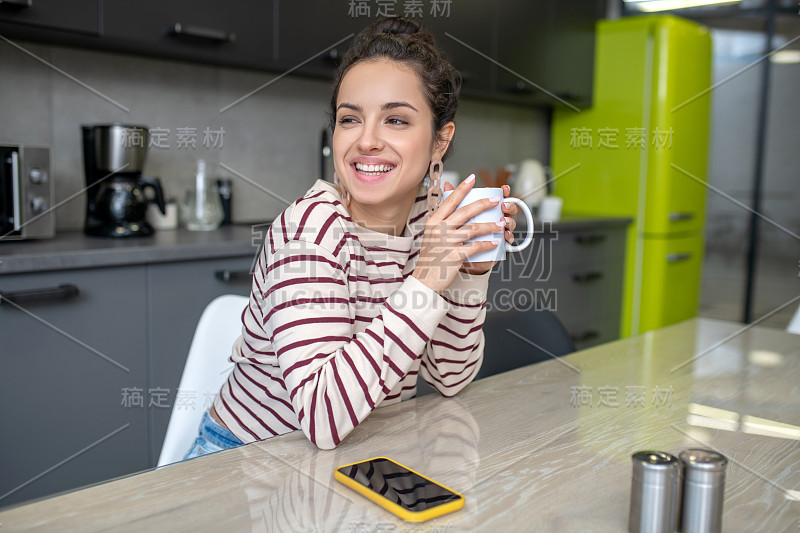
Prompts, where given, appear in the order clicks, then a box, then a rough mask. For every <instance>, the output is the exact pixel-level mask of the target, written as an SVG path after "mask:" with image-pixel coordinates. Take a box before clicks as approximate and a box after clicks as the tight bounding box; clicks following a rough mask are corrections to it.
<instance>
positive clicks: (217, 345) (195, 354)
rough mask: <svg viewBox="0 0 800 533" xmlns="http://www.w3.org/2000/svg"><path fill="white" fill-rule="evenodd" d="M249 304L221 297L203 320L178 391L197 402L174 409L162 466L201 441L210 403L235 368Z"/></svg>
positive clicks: (160, 461)
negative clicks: (235, 353) (234, 355)
mask: <svg viewBox="0 0 800 533" xmlns="http://www.w3.org/2000/svg"><path fill="white" fill-rule="evenodd" d="M247 302H248V298H247V297H246V296H238V295H233V294H228V295H225V296H220V297H218V298H216V299H214V300H213V301H212V302H211V303H210V304H208V305H207V306H206V308H205V310H204V311H203V314H202V315H201V316H200V320H199V321H198V323H197V328H196V329H195V332H194V337H193V338H192V344H191V347H190V348H189V356H188V357H187V358H186V365H185V366H184V367H183V375H182V376H181V383H180V385H179V386H178V391H179V392H183V393H189V394H191V395H192V396H188V397H193V399H194V402H188V401H187V402H182V403H180V404H179V403H178V402H176V404H175V405H174V406H173V408H172V414H171V415H170V418H169V425H168V426H167V435H166V437H165V438H164V444H163V446H162V447H161V455H160V456H159V458H158V466H164V465H168V464H171V463H175V462H178V461H181V460H182V459H183V457H184V456H185V455H186V452H188V451H189V448H190V447H191V446H192V443H193V442H194V439H195V438H196V437H197V430H198V427H199V425H200V420H201V419H202V417H203V413H204V412H205V411H206V410H207V409H208V407H209V405H208V401H207V399H208V398H213V397H214V395H215V394H216V393H217V392H218V391H219V389H220V387H222V384H223V383H224V382H225V380H226V379H227V378H228V374H229V373H230V370H231V368H233V364H232V363H230V362H229V357H230V354H231V346H232V345H233V343H234V341H236V339H237V338H238V337H239V335H241V333H242V310H243V309H244V308H245V306H246V305H247ZM183 403H185V404H186V405H183Z"/></svg>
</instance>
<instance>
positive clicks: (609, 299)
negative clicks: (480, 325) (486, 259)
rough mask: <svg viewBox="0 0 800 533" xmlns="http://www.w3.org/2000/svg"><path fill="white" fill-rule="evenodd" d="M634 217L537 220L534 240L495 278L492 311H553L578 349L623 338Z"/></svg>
mask: <svg viewBox="0 0 800 533" xmlns="http://www.w3.org/2000/svg"><path fill="white" fill-rule="evenodd" d="M628 222H629V221H626V220H625V219H619V220H617V221H614V222H611V221H604V222H603V223H602V224H595V225H594V226H596V227H592V226H593V224H591V223H590V222H589V223H584V222H569V221H568V222H562V223H557V224H553V225H552V226H549V225H545V226H542V225H541V223H537V226H536V228H537V233H536V237H535V238H534V241H533V243H532V244H531V245H530V246H529V247H528V248H526V249H525V250H523V251H522V252H519V253H518V254H510V255H509V257H508V258H507V259H506V260H505V261H504V262H502V263H500V264H498V266H497V267H496V271H495V273H494V274H493V275H492V277H491V278H490V279H489V297H488V301H487V312H488V313H505V312H517V311H524V310H526V309H530V308H536V309H547V310H549V311H552V312H553V313H554V314H555V315H556V317H558V319H559V320H560V321H561V323H562V324H563V325H564V327H565V329H566V330H567V332H568V333H569V335H570V337H571V338H572V341H573V343H574V344H575V348H576V349H578V350H580V349H584V348H589V347H591V346H595V345H597V344H602V343H605V342H610V341H613V340H616V339H618V338H619V336H620V331H621V329H620V320H621V317H622V282H623V274H624V268H625V265H624V258H625V231H626V227H627V225H628ZM521 237H522V236H521V235H520V236H519V237H518V238H521Z"/></svg>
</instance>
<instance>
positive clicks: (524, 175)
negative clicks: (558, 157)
mask: <svg viewBox="0 0 800 533" xmlns="http://www.w3.org/2000/svg"><path fill="white" fill-rule="evenodd" d="M513 185H514V189H513V191H514V196H516V197H518V198H519V199H520V200H522V201H523V202H525V203H526V204H528V206H530V207H531V208H536V207H538V206H539V204H540V203H541V202H542V200H543V199H544V197H545V196H547V171H546V170H545V168H544V166H542V164H541V163H539V162H538V161H536V160H535V159H526V160H524V161H523V162H522V163H520V165H519V170H518V171H517V175H516V176H515V177H514V183H513Z"/></svg>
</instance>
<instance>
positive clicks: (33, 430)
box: [0, 267, 149, 506]
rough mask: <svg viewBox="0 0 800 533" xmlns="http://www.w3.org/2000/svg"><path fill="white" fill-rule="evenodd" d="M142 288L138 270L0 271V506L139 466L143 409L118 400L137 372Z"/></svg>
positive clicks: (141, 371) (141, 375)
mask: <svg viewBox="0 0 800 533" xmlns="http://www.w3.org/2000/svg"><path fill="white" fill-rule="evenodd" d="M65 284H66V285H71V286H73V287H77V288H78V291H79V292H78V293H77V295H74V290H71V289H68V290H64V289H63V288H62V290H61V291H59V290H50V289H54V288H57V287H59V286H61V285H65ZM145 287H146V285H145V269H144V268H143V267H123V268H107V269H92V270H74V271H61V272H46V273H37V274H25V275H8V276H2V277H0V291H3V294H4V297H8V298H10V299H12V301H14V302H15V303H8V302H6V301H5V300H4V301H3V303H2V304H0V339H2V340H0V353H2V356H0V365H1V366H0V367H1V368H2V372H0V405H2V406H3V407H2V415H0V420H2V426H3V428H4V431H3V438H2V439H0V506H6V505H10V504H13V503H18V502H22V501H25V500H29V499H32V498H37V497H41V496H45V495H49V494H53V493H56V492H60V491H64V490H68V489H72V488H75V487H78V486H83V485H88V484H91V483H95V482H98V481H103V480H107V479H110V478H114V477H117V476H121V475H124V474H129V473H131V472H136V471H139V470H143V469H146V468H147V467H148V466H149V461H148V456H147V413H146V410H145V409H144V408H142V409H138V408H126V407H124V406H123V404H122V397H123V394H125V391H126V389H129V388H130V387H131V386H132V385H133V384H136V383H144V382H145V381H146V376H147V368H146V357H145V354H146V351H147V335H146V333H145V331H146V330H145V315H146V312H147V307H146V300H147V296H146V290H145ZM70 293H72V294H73V296H68V295H69V294H70ZM90 317H91V318H90Z"/></svg>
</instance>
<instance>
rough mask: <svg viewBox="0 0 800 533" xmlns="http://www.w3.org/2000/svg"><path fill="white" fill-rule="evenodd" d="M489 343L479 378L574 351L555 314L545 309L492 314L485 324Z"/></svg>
mask: <svg viewBox="0 0 800 533" xmlns="http://www.w3.org/2000/svg"><path fill="white" fill-rule="evenodd" d="M483 334H484V337H485V338H486V345H485V347H484V350H483V365H481V369H480V371H479V372H478V375H477V376H476V379H480V378H485V377H488V376H493V375H495V374H499V373H501V372H507V371H509V370H514V369H515V368H519V367H522V366H526V365H530V364H534V363H539V362H541V361H549V360H551V359H553V358H554V357H561V356H564V355H567V354H569V353H572V352H574V351H575V345H574V344H573V343H572V339H571V338H570V336H569V333H567V330H566V329H564V326H563V325H562V324H561V322H560V321H559V320H558V318H557V317H556V315H554V314H553V313H551V312H550V311H548V310H546V309H530V310H527V311H509V312H504V313H489V314H487V315H486V321H485V322H484V324H483Z"/></svg>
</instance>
